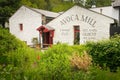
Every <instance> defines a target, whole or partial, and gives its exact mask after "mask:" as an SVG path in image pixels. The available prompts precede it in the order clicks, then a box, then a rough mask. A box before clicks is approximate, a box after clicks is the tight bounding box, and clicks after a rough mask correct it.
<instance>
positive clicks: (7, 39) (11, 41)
mask: <svg viewBox="0 0 120 80" xmlns="http://www.w3.org/2000/svg"><path fill="white" fill-rule="evenodd" d="M23 46H25V45H24V43H23V42H21V41H20V40H18V39H16V38H15V36H13V35H11V34H10V33H9V32H8V30H5V29H2V28H0V63H2V64H3V63H4V64H6V63H7V58H6V56H7V55H8V52H10V51H13V50H16V49H18V48H20V47H23Z"/></svg>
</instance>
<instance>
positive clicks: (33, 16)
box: [9, 6, 42, 45]
mask: <svg viewBox="0 0 120 80" xmlns="http://www.w3.org/2000/svg"><path fill="white" fill-rule="evenodd" d="M41 22H42V19H41V14H38V13H36V12H34V11H32V10H30V9H29V8H26V7H25V6H22V7H21V8H20V9H19V10H18V11H17V12H16V13H15V14H14V15H13V16H12V17H11V18H10V19H9V23H10V24H9V28H10V33H12V34H13V35H15V36H16V37H17V38H19V39H20V40H22V41H27V45H32V44H33V43H32V39H33V38H34V37H37V38H38V39H39V32H38V31H37V30H36V29H37V28H38V27H39V26H40V25H42V24H41ZM21 23H22V24H23V31H20V28H19V24H21Z"/></svg>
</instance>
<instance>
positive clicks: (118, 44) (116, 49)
mask: <svg viewBox="0 0 120 80" xmlns="http://www.w3.org/2000/svg"><path fill="white" fill-rule="evenodd" d="M86 46H87V47H89V49H88V51H89V53H90V55H92V58H93V62H94V63H96V64H99V66H100V67H102V68H103V69H105V68H106V67H109V68H110V70H111V71H112V72H116V70H117V68H118V67H120V36H119V35H117V36H115V37H113V38H111V39H110V40H102V41H99V42H88V43H87V44H86Z"/></svg>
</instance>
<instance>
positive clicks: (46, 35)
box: [43, 32, 53, 48]
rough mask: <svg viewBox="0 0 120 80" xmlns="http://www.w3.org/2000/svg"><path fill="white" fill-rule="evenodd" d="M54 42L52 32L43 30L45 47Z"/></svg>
mask: <svg viewBox="0 0 120 80" xmlns="http://www.w3.org/2000/svg"><path fill="white" fill-rule="evenodd" d="M52 44H53V37H52V36H51V32H43V47H44V48H45V47H48V46H51V45H52Z"/></svg>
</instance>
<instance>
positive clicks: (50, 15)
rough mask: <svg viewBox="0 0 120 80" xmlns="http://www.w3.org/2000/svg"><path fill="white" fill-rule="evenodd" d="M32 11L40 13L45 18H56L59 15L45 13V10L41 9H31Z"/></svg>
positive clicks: (49, 12)
mask: <svg viewBox="0 0 120 80" xmlns="http://www.w3.org/2000/svg"><path fill="white" fill-rule="evenodd" d="M32 9H33V10H34V11H36V12H38V13H41V14H43V15H45V16H47V17H57V16H58V15H60V14H59V13H55V12H51V11H46V10H42V9H36V8H32Z"/></svg>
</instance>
